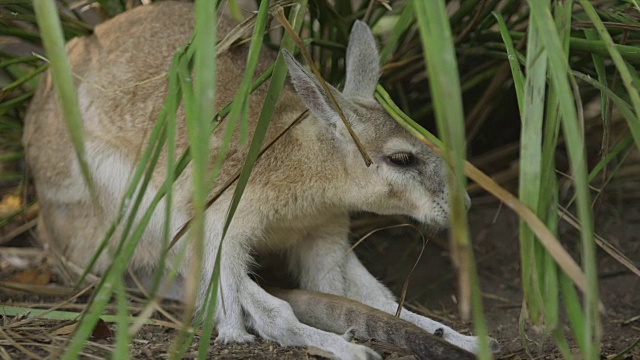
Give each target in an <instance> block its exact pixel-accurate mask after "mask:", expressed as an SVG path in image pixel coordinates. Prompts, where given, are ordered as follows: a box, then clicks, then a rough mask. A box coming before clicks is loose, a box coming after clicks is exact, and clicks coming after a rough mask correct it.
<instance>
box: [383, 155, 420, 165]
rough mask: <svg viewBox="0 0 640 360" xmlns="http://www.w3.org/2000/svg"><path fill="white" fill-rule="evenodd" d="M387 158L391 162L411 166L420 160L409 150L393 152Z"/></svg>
mask: <svg viewBox="0 0 640 360" xmlns="http://www.w3.org/2000/svg"><path fill="white" fill-rule="evenodd" d="M387 159H388V160H389V162H390V163H392V164H393V165H397V166H411V165H415V164H416V163H417V162H418V159H416V157H415V156H414V155H413V154H411V153H407V152H399V153H395V154H391V155H389V156H388V157H387Z"/></svg>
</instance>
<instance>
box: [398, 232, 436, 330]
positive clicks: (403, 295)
mask: <svg viewBox="0 0 640 360" xmlns="http://www.w3.org/2000/svg"><path fill="white" fill-rule="evenodd" d="M418 233H419V234H420V237H422V249H420V254H418V258H417V259H416V262H415V263H413V267H412V268H411V270H410V271H409V274H408V275H407V277H406V278H405V279H404V284H402V291H401V292H400V299H399V300H398V309H396V317H398V318H399V317H400V314H401V313H402V308H403V306H404V300H405V299H406V298H407V289H408V288H409V280H411V275H413V272H414V271H415V270H416V267H418V263H419V262H420V259H422V254H424V248H425V247H426V246H427V242H428V241H429V239H427V238H425V237H424V234H423V233H422V232H421V231H418Z"/></svg>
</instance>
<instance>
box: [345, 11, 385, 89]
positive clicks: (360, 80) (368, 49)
mask: <svg viewBox="0 0 640 360" xmlns="http://www.w3.org/2000/svg"><path fill="white" fill-rule="evenodd" d="M346 68H347V70H346V71H347V79H346V81H345V85H344V91H342V93H343V94H344V95H346V96H353V97H359V98H365V99H373V92H374V90H375V89H376V85H377V84H378V79H379V78H380V55H379V54H378V49H377V48H376V41H375V39H374V38H373V34H372V33H371V29H369V26H368V25H367V24H366V23H364V22H363V21H360V20H356V22H355V23H354V24H353V27H352V28H351V35H350V36H349V45H348V46H347V60H346Z"/></svg>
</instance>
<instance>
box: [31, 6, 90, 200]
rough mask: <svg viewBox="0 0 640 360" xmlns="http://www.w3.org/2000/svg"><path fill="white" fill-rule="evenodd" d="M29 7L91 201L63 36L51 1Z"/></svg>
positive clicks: (75, 97)
mask: <svg viewBox="0 0 640 360" xmlns="http://www.w3.org/2000/svg"><path fill="white" fill-rule="evenodd" d="M33 8H34V10H35V12H36V18H37V20H38V26H39V27H40V31H41V35H42V42H43V44H44V48H45V50H46V52H47V56H48V57H49V61H50V63H51V77H52V78H53V84H54V87H55V89H56V93H57V94H58V98H59V99H60V105H61V107H62V113H63V115H64V121H65V124H66V125H67V130H68V131H69V136H70V138H71V143H72V144H73V147H74V149H75V153H76V158H77V159H78V162H79V164H80V171H81V172H82V177H83V178H84V181H85V183H86V185H87V187H88V189H89V192H90V193H91V196H92V198H93V199H94V200H95V198H96V193H95V188H94V185H93V180H92V178H91V171H90V170H89V164H88V163H87V159H86V153H85V148H84V141H83V136H82V128H83V126H82V119H81V116H80V109H79V107H78V98H77V96H76V89H75V86H74V84H73V78H72V76H71V67H70V65H69V59H68V58H67V53H66V51H65V48H64V36H63V35H62V26H61V25H60V19H59V18H58V9H57V8H56V5H55V2H54V1H53V0H34V2H33Z"/></svg>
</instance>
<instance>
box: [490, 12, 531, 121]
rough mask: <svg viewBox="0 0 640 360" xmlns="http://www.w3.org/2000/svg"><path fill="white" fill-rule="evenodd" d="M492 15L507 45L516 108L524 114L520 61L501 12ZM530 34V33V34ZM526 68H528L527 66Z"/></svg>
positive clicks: (522, 77) (522, 78) (522, 76)
mask: <svg viewBox="0 0 640 360" xmlns="http://www.w3.org/2000/svg"><path fill="white" fill-rule="evenodd" d="M493 16H494V17H495V18H496V20H498V28H499V29H500V35H502V41H504V45H505V46H506V47H507V57H508V59H509V67H511V76H512V77H513V86H514V87H515V89H516V97H517V99H518V108H519V109H520V114H524V88H525V87H524V82H525V79H524V75H523V74H522V69H521V68H520V62H519V61H518V52H517V51H516V49H515V47H514V46H513V40H512V39H511V35H509V29H508V28H507V24H505V22H504V18H503V17H502V14H500V13H497V12H494V13H493ZM530 36H531V35H530ZM527 69H528V68H527Z"/></svg>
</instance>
